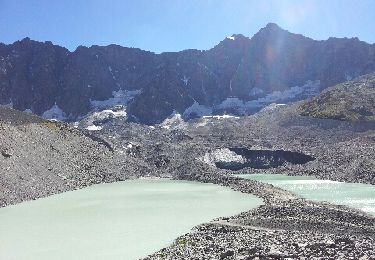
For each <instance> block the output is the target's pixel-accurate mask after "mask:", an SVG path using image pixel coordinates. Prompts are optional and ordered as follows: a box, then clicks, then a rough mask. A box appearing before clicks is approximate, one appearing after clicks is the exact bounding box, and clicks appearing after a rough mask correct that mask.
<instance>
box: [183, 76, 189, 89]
mask: <svg viewBox="0 0 375 260" xmlns="http://www.w3.org/2000/svg"><path fill="white" fill-rule="evenodd" d="M181 80H182V82H184V84H185V86H187V84H188V83H189V78H188V77H186V76H185V75H184V78H183V79H181Z"/></svg>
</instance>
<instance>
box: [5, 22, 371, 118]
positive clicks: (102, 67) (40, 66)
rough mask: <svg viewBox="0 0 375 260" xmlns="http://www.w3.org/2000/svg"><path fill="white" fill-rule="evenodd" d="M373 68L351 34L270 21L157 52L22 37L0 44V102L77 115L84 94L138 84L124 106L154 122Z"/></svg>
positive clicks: (86, 103)
mask: <svg viewBox="0 0 375 260" xmlns="http://www.w3.org/2000/svg"><path fill="white" fill-rule="evenodd" d="M374 70H375V45H370V44H367V43H365V42H361V41H359V40H358V39H356V38H353V39H346V38H345V39H335V38H330V39H328V40H327V41H314V40H312V39H309V38H306V37H304V36H302V35H297V34H292V33H289V32H288V31H285V30H283V29H281V28H279V27H278V26H277V25H275V24H268V25H267V26H266V27H265V28H263V29H261V30H260V31H259V32H258V33H257V34H255V35H254V36H253V37H252V38H251V39H249V38H247V37H245V36H242V35H233V36H232V37H229V38H226V39H224V40H223V41H222V42H220V43H219V44H218V45H217V46H215V47H214V48H212V49H210V50H207V51H198V50H186V51H181V52H176V53H163V54H160V55H157V54H154V53H152V52H147V51H143V50H140V49H135V48H125V47H121V46H118V45H109V46H105V47H102V46H92V47H90V48H87V47H82V46H80V47H78V48H77V49H76V50H75V51H74V52H70V51H68V50H67V49H65V48H63V47H60V46H57V45H53V44H52V43H51V42H45V43H42V42H36V41H32V40H30V39H28V38H25V39H23V40H22V41H17V42H15V43H13V44H10V45H4V44H0V104H10V103H11V104H12V105H13V107H14V108H16V109H19V110H25V109H30V110H32V111H33V112H34V113H36V114H38V115H41V114H43V112H44V111H46V110H48V109H50V108H51V107H52V106H53V105H54V104H57V105H58V107H60V108H61V109H62V110H63V111H64V112H65V114H66V115H67V117H68V119H71V120H76V119H77V117H79V116H82V115H85V114H87V113H88V112H89V111H90V110H91V109H92V106H91V103H90V100H106V99H109V98H111V97H112V93H113V91H118V90H120V89H122V90H129V91H132V90H142V92H141V94H139V95H137V96H136V97H135V98H134V99H133V100H132V102H131V103H130V104H128V113H129V118H130V119H132V120H133V121H139V122H142V123H147V124H155V123H159V122H160V121H162V120H163V119H165V118H166V117H167V116H169V115H170V114H171V113H172V112H173V110H175V111H177V112H179V113H181V114H182V113H183V112H184V111H185V110H186V109H187V108H188V107H190V106H191V105H192V104H194V103H195V102H197V103H199V104H200V105H204V106H208V107H215V106H218V105H219V104H220V103H221V102H223V101H224V100H226V99H227V98H229V97H237V98H239V99H240V100H241V101H245V102H246V101H250V100H254V99H258V98H260V97H265V96H266V95H267V94H269V93H272V92H274V91H281V92H282V91H285V90H287V89H290V88H291V87H295V86H303V85H304V84H305V83H306V81H308V80H313V81H314V80H319V81H320V89H324V88H326V87H328V86H331V85H334V84H337V83H340V82H343V81H345V80H347V79H349V78H351V77H356V76H359V75H363V74H366V73H369V72H372V71H374ZM297 98H298V97H297ZM299 98H302V97H299ZM284 101H285V100H284ZM286 101H287V100H286ZM359 109H361V108H359ZM217 111H219V112H220V113H229V112H230V113H237V114H243V113H244V112H243V111H241V112H239V111H238V110H236V109H235V110H234V111H233V110H231V109H230V108H228V109H227V108H218V109H217Z"/></svg>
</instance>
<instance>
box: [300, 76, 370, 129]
mask: <svg viewBox="0 0 375 260" xmlns="http://www.w3.org/2000/svg"><path fill="white" fill-rule="evenodd" d="M300 111H301V115H304V116H312V117H317V118H331V119H339V120H348V121H372V122H375V74H374V73H372V74H369V75H365V76H362V77H359V78H357V79H355V80H353V81H349V82H345V83H342V84H339V85H337V86H334V87H332V88H328V89H326V90H325V91H324V92H323V93H321V94H320V95H319V96H317V97H314V98H313V99H312V100H309V101H306V102H305V103H304V104H302V105H301V107H300Z"/></svg>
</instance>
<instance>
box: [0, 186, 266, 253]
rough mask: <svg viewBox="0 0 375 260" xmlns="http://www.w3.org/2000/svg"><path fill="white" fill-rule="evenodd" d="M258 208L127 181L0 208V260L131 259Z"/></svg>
mask: <svg viewBox="0 0 375 260" xmlns="http://www.w3.org/2000/svg"><path fill="white" fill-rule="evenodd" d="M262 203H263V202H262V200H261V199H260V198H257V197H255V196H253V195H251V194H245V193H240V192H236V191H233V190H231V189H230V188H228V187H222V186H219V185H214V184H204V183H198V182H188V181H174V180H167V179H159V180H132V181H124V182H117V183H111V184H100V185H94V186H91V187H88V188H85V189H82V190H77V191H70V192H66V193H62V194H58V195H54V196H50V197H47V198H42V199H38V200H35V201H30V202H24V203H21V204H18V205H14V206H9V207H5V208H0V259H4V260H5V259H6V260H51V259H54V260H66V259H69V260H99V259H100V260H109V259H110V260H112V259H113V260H117V259H124V260H132V259H139V258H143V257H146V256H147V255H149V254H152V253H154V252H156V251H158V250H160V249H161V248H163V247H166V246H168V245H169V244H171V243H173V241H174V240H175V239H176V238H177V237H178V236H180V235H183V234H185V233H187V232H190V230H191V228H193V227H194V226H196V225H199V224H201V223H204V222H209V221H211V220H212V219H214V218H217V217H224V216H231V215H235V214H238V213H240V212H243V211H247V210H250V209H252V208H255V207H257V206H259V205H261V204H262Z"/></svg>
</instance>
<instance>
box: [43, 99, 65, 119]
mask: <svg viewBox="0 0 375 260" xmlns="http://www.w3.org/2000/svg"><path fill="white" fill-rule="evenodd" d="M42 117H43V118H44V119H48V120H58V121H64V120H66V119H67V116H66V113H65V112H64V111H63V110H62V109H61V108H60V107H59V106H58V105H57V104H56V103H55V105H53V106H52V107H51V108H50V109H49V110H47V111H45V112H44V113H43V115H42Z"/></svg>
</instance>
